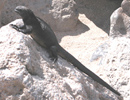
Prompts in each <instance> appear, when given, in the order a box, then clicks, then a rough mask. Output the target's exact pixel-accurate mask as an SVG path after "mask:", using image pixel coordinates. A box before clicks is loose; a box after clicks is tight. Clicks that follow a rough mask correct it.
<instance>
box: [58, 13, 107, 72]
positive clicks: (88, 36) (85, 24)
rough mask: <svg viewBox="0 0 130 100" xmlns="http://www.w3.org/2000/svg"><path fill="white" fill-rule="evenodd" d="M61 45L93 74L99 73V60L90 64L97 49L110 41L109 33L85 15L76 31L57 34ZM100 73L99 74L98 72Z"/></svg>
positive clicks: (80, 16)
mask: <svg viewBox="0 0 130 100" xmlns="http://www.w3.org/2000/svg"><path fill="white" fill-rule="evenodd" d="M56 36H57V38H58V41H59V43H60V45H61V46H62V47H63V48H64V49H66V50H67V51H68V52H69V53H71V54H72V55H73V56H74V57H76V58H77V59H78V60H79V61H80V62H81V63H82V64H84V65H85V66H86V67H87V68H89V69H90V70H92V71H93V72H97V71H98V69H99V68H98V65H99V60H100V59H98V60H97V61H93V62H90V59H91V56H92V54H93V52H94V51H95V50H96V48H97V47H98V46H99V45H101V44H102V43H104V42H105V41H106V40H107V39H108V35H107V33H105V32H104V31H103V30H102V29H100V28H98V27H97V26H96V25H95V24H94V23H93V22H92V21H91V20H89V19H88V18H87V17H86V16H85V15H84V14H80V15H79V22H78V25H77V27H76V28H75V30H74V31H71V32H59V33H57V32H56ZM97 73H98V72H97Z"/></svg>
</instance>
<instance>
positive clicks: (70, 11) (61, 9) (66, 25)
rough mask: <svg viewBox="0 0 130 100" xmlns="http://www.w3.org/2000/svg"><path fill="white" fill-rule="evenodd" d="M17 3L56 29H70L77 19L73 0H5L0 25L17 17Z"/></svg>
mask: <svg viewBox="0 0 130 100" xmlns="http://www.w3.org/2000/svg"><path fill="white" fill-rule="evenodd" d="M0 1H3V0H0ZM18 5H24V6H27V7H29V8H30V9H31V10H33V11H34V13H35V14H36V15H37V16H39V17H40V18H42V19H44V20H45V21H46V22H47V23H48V24H49V25H51V27H52V29H53V30H56V31H68V30H72V29H73V28H74V27H75V26H76V24H77V21H78V13H77V12H76V8H75V2H74V0H29V1H26V0H6V3H5V4H4V7H3V9H2V11H1V16H0V22H1V24H2V25H4V24H7V23H9V22H11V21H12V20H14V19H16V18H18V16H17V14H16V13H15V12H14V8H15V7H16V6H18Z"/></svg>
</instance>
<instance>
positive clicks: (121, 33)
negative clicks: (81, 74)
mask: <svg viewBox="0 0 130 100" xmlns="http://www.w3.org/2000/svg"><path fill="white" fill-rule="evenodd" d="M129 7H130V0H123V2H122V4H121V7H119V8H118V9H117V10H115V11H114V12H113V14H112V15H111V28H110V38H109V40H108V41H107V44H108V47H107V48H105V49H102V51H101V52H102V53H103V51H104V50H105V51H106V53H105V55H104V56H102V57H103V61H102V66H101V67H100V71H101V72H102V74H103V75H106V77H109V82H110V84H112V85H114V87H117V88H118V90H119V91H120V92H121V94H122V96H123V97H124V100H130V92H129V91H130V75H129V73H130V8H129ZM97 53H98V52H97ZM98 54H100V53H98ZM113 80H114V81H113ZM115 82H116V83H115Z"/></svg>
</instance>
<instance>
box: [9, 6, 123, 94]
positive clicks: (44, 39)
mask: <svg viewBox="0 0 130 100" xmlns="http://www.w3.org/2000/svg"><path fill="white" fill-rule="evenodd" d="M15 12H17V13H18V14H19V15H20V16H21V17H22V19H23V22H24V25H23V26H21V27H18V26H16V25H13V24H11V27H13V28H14V29H16V30H17V31H19V32H22V33H24V34H29V35H31V37H32V38H33V39H34V40H35V41H36V42H37V43H38V44H40V45H41V46H42V47H44V48H46V49H47V51H49V54H50V56H51V58H52V60H54V61H57V59H58V56H57V55H60V56H61V57H62V58H64V59H66V60H67V61H69V62H70V63H72V64H73V65H74V66H75V67H77V68H78V69H79V70H80V71H82V72H84V73H85V74H87V75H88V76H90V77H91V78H92V79H93V80H95V81H96V82H98V83H100V84H101V85H103V86H105V87H106V88H108V89H109V90H111V91H112V92H114V93H115V94H117V95H119V96H120V95H121V94H120V93H119V92H118V91H116V90H115V89H113V88H112V87H111V86H110V85H109V84H107V83H106V82H105V81H103V80H102V79H101V78H99V77H98V76H97V75H96V74H94V73H93V72H92V71H90V70H89V69H88V68H86V67H85V66H84V65H82V64H81V63H80V62H79V61H78V60H77V59H76V58H74V57H73V56H72V55H71V54H69V53H68V52H67V51H65V50H64V49H63V48H62V47H61V46H60V45H59V43H58V41H57V39H56V36H55V34H54V32H53V31H52V29H51V28H50V26H49V25H48V24H47V23H46V22H44V21H43V20H42V19H40V18H38V17H36V16H35V15H34V14H33V12H32V11H31V10H30V9H28V8H26V7H24V6H17V7H16V8H15Z"/></svg>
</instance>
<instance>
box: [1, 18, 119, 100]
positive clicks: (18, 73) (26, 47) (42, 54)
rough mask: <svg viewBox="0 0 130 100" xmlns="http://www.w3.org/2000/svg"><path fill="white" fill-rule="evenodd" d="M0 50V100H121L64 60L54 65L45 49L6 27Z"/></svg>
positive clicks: (60, 59) (3, 29)
mask: <svg viewBox="0 0 130 100" xmlns="http://www.w3.org/2000/svg"><path fill="white" fill-rule="evenodd" d="M12 23H13V24H17V25H19V24H21V23H22V22H21V20H20V19H19V20H16V21H14V22H12ZM0 51H1V52H0V100H121V99H119V97H117V96H116V95H115V94H113V93H112V92H111V91H109V90H107V89H106V88H104V87H102V86H101V85H99V84H98V83H96V82H94V81H93V80H92V79H91V78H90V77H88V76H87V75H83V74H82V73H81V72H80V71H79V70H77V69H76V68H75V67H74V66H72V65H71V64H69V63H68V62H67V61H65V60H64V59H62V58H60V57H59V59H58V62H57V63H55V64H53V63H52V61H50V60H49V59H48V53H47V52H46V50H44V48H42V47H40V46H39V45H38V44H37V43H36V42H35V41H34V40H33V39H32V38H31V37H30V36H28V35H24V34H22V33H21V32H17V31H16V30H14V29H12V28H11V27H10V26H9V25H6V26H4V27H2V28H1V29H0ZM115 88H116V87H115Z"/></svg>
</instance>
